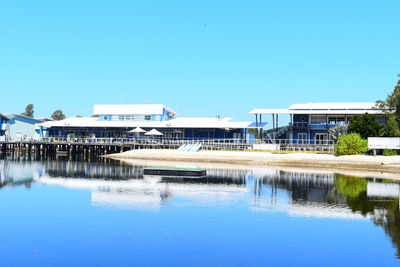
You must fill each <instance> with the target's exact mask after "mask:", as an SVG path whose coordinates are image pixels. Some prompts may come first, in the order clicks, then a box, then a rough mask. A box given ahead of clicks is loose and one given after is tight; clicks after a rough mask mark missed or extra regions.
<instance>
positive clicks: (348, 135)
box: [329, 79, 400, 155]
mask: <svg viewBox="0 0 400 267" xmlns="http://www.w3.org/2000/svg"><path fill="white" fill-rule="evenodd" d="M375 108H376V109H377V110H380V111H382V119H383V120H384V121H383V124H381V123H379V122H378V120H377V116H376V115H372V114H368V113H365V114H360V115H355V116H354V117H352V118H351V119H350V123H349V124H348V126H338V127H335V128H333V129H331V130H330V131H329V132H330V135H331V137H332V139H333V140H335V141H336V147H335V150H336V154H338V155H352V154H364V153H366V152H367V151H368V148H367V140H366V139H367V138H368V137H400V79H399V80H398V81H397V84H396V85H395V86H394V88H393V91H392V92H390V93H389V94H388V96H387V97H386V99H385V100H378V101H376V103H375ZM384 154H387V155H394V154H397V153H395V151H384Z"/></svg>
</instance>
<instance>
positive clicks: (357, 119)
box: [347, 113, 382, 138]
mask: <svg viewBox="0 0 400 267" xmlns="http://www.w3.org/2000/svg"><path fill="white" fill-rule="evenodd" d="M381 128H382V126H381V125H380V124H379V123H378V121H377V119H376V117H375V116H374V115H371V114H368V113H365V114H360V115H355V116H354V117H353V118H351V120H350V123H349V126H348V127H347V131H348V132H349V133H358V134H360V136H361V137H362V138H368V137H373V136H379V133H380V132H381Z"/></svg>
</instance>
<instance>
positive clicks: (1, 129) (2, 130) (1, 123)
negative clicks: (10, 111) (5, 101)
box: [0, 113, 10, 136]
mask: <svg viewBox="0 0 400 267" xmlns="http://www.w3.org/2000/svg"><path fill="white" fill-rule="evenodd" d="M9 121H10V118H8V117H7V116H6V115H4V114H1V113H0V136H4V135H5V134H6V131H7V129H8V122H9Z"/></svg>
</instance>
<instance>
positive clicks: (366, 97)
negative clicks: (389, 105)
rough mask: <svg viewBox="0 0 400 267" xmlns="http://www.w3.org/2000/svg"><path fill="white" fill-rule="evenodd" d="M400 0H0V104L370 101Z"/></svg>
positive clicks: (38, 108)
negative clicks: (148, 101)
mask: <svg viewBox="0 0 400 267" xmlns="http://www.w3.org/2000/svg"><path fill="white" fill-rule="evenodd" d="M399 10H400V1H398V0H394V1H366V0H362V1H357V0H351V1H349V0H339V1H321V0H318V1H317V0H315V1H300V0H297V1H296V0H292V1H289V0H286V1H285V0H282V1H267V0H261V1H232V0H229V1H220V0H218V1H216V0H211V1H205V0H201V1H200V0H199V1H195V0H193V1H187V0H182V1H169V0H160V1H151V0H146V1H133V0H131V1H118V0H114V1H99V0H96V1H71V0H68V1H40V0H37V1H2V2H1V4H0V51H1V54H0V92H1V96H0V99H1V102H0V112H16V113H20V112H22V111H23V110H24V107H25V106H26V104H29V103H33V104H34V105H35V116H38V117H43V116H50V114H51V113H52V112H53V111H54V110H55V109H62V110H63V111H64V112H65V113H66V114H67V116H75V115H91V112H92V105H93V104H118V103H132V104H133V103H146V101H147V100H148V99H150V100H151V102H152V103H162V104H165V105H167V106H170V107H171V108H173V109H175V110H176V111H177V112H178V113H179V114H180V115H182V116H211V115H217V114H219V115H222V116H233V117H235V118H236V119H247V120H248V119H254V118H253V116H251V115H249V114H248V112H249V111H250V110H251V109H253V108H286V107H288V106H289V105H291V104H293V103H303V102H323V101H327V102H333V101H343V102H344V101H375V100H377V99H381V98H385V96H386V95H387V93H388V92H389V91H391V90H392V88H393V86H394V85H395V83H396V81H397V77H396V74H397V73H400V66H399V63H400V49H399V47H400V46H399V44H400V34H399V32H400V24H399V15H398V12H399Z"/></svg>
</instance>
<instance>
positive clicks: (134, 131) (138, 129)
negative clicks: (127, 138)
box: [128, 127, 146, 133]
mask: <svg viewBox="0 0 400 267" xmlns="http://www.w3.org/2000/svg"><path fill="white" fill-rule="evenodd" d="M145 132H146V131H145V130H143V129H142V128H140V127H136V128H135V129H133V130H130V131H129V132H128V133H145Z"/></svg>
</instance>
